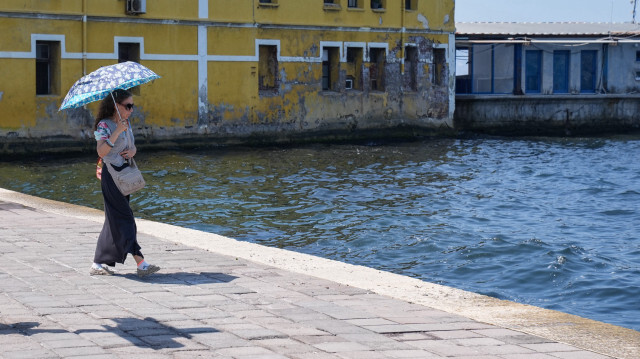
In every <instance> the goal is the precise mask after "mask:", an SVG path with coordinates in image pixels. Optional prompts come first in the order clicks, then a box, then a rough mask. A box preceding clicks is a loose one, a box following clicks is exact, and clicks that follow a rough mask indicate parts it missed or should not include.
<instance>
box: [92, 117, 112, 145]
mask: <svg viewBox="0 0 640 359" xmlns="http://www.w3.org/2000/svg"><path fill="white" fill-rule="evenodd" d="M93 135H94V136H95V138H96V141H100V140H107V139H109V137H111V130H110V129H109V126H107V123H106V122H104V121H100V123H98V129H97V130H96V131H94V132H93Z"/></svg>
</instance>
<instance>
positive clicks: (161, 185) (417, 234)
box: [0, 137, 640, 330]
mask: <svg viewBox="0 0 640 359" xmlns="http://www.w3.org/2000/svg"><path fill="white" fill-rule="evenodd" d="M639 154H640V138H637V137H629V138H624V137H618V138H598V139H499V138H498V139H496V138H482V139H432V140H426V141H424V142H416V143H403V144H385V145H379V146H375V145H369V146H356V145H316V146H307V147H298V148H286V149H283V148H276V149H273V148H260V149H245V150H240V149H235V150H212V151H181V152H160V153H157V152H156V153H144V152H143V153H140V154H139V155H138V156H137V158H138V162H139V164H140V166H141V167H142V169H143V171H144V173H145V174H146V177H147V182H148V187H147V188H146V189H145V190H143V191H142V192H141V193H140V194H139V195H136V196H134V198H133V202H132V205H133V208H134V212H135V213H136V215H138V216H141V217H145V218H148V219H152V220H155V221H161V222H166V223H171V224H175V225H179V226H184V227H190V228H195V229H200V230H203V231H208V232H214V233H218V234H222V235H226V236H230V237H234V238H237V239H240V240H246V241H251V242H257V243H261V244H264V245H268V246H274V247H280V248H287V249H290V250H294V251H300V252H305V253H310V254H313V255H317V256H321V257H326V258H331V259H336V260H340V261H344V262H349V263H354V264H359V265H364V266H368V267H375V268H378V269H382V270H387V271H391V272H395V273H399V274H403V275H407V276H412V277H416V278H420V279H423V280H425V281H430V282H436V283H440V284H444V285H449V286H453V287H456V288H461V289H465V290H469V291H474V292H478V293H482V294H487V295H490V296H494V297H498V298H502V299H508V300H513V301H517V302H521V303H526V304H532V305H536V306H541V307H545V308H550V309H555V310H560V311H563V312H568V313H572V314H577V315H580V316H583V317H587V318H592V319H595V320H600V321H604V322H608V323H612V324H616V325H621V326H625V327H628V328H632V329H635V330H640V304H639V302H638V298H640V241H639V238H638V234H639V233H640V220H639V219H638V215H639V214H640V213H639V212H638V211H639V208H638V205H639V204H640V161H638V160H637V157H638V155H639ZM94 164H95V160H94V157H84V158H74V159H66V160H48V161H46V162H45V161H42V162H29V163H15V162H0V186H2V187H5V188H10V189H13V190H17V191H21V192H25V193H29V194H34V195H37V196H41V197H46V198H51V199H56V200H60V201H65V202H72V203H77V204H81V205H86V206H91V207H95V208H102V197H101V194H100V189H99V184H98V182H97V180H96V179H95V177H93V176H94V173H93V170H94V169H93V167H94ZM87 255H89V254H87Z"/></svg>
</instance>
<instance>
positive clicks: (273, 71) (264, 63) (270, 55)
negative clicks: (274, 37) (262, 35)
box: [258, 44, 280, 94]
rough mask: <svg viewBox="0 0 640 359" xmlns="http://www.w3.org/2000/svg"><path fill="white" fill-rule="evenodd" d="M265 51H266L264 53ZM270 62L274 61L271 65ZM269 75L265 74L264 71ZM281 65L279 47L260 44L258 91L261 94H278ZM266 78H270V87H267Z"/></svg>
mask: <svg viewBox="0 0 640 359" xmlns="http://www.w3.org/2000/svg"><path fill="white" fill-rule="evenodd" d="M263 50H264V51H263ZM270 60H274V61H273V63H270ZM265 70H266V71H267V73H263V71H265ZM279 71H280V63H279V61H278V45H274V44H258V91H259V92H260V93H261V94H269V93H278V92H279V89H280V76H279V73H280V72H279ZM265 76H269V80H270V81H269V83H271V84H269V85H265V80H264V78H265Z"/></svg>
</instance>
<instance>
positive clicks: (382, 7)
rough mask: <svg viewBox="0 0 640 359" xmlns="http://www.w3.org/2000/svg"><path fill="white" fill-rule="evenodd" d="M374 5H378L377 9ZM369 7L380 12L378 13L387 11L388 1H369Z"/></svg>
mask: <svg viewBox="0 0 640 359" xmlns="http://www.w3.org/2000/svg"><path fill="white" fill-rule="evenodd" d="M374 4H378V5H376V6H377V7H374ZM369 7H370V8H371V10H372V11H378V12H383V11H387V1H386V0H369Z"/></svg>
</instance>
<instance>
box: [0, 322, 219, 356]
mask: <svg viewBox="0 0 640 359" xmlns="http://www.w3.org/2000/svg"><path fill="white" fill-rule="evenodd" d="M110 320H111V321H113V322H114V323H115V324H116V325H115V326H111V325H103V327H104V330H100V329H79V330H76V331H74V332H69V331H67V330H65V329H40V328H38V326H40V323H38V322H19V323H13V324H0V335H3V334H4V335H7V334H22V335H24V336H32V335H36V334H41V333H52V334H64V333H74V334H78V335H80V334H83V333H114V334H116V335H118V336H120V337H121V338H123V339H125V340H127V341H129V342H131V343H132V344H133V345H135V346H137V347H151V348H153V349H165V348H181V347H183V346H184V344H182V343H180V342H179V341H177V340H176V339H178V338H186V339H191V337H192V334H204V333H218V332H219V331H218V330H217V329H215V328H210V327H194V328H175V327H172V326H170V325H166V324H163V323H160V322H158V321H157V320H156V319H154V318H151V317H147V318H144V319H139V318H112V319H110ZM97 339H99V338H97ZM98 341H99V340H98ZM96 344H97V345H98V346H99V345H100V343H99V342H96Z"/></svg>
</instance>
